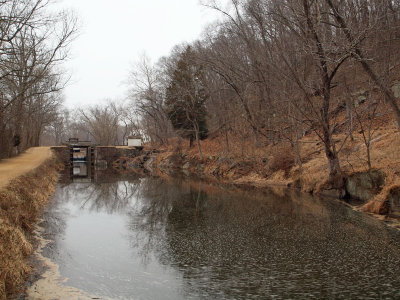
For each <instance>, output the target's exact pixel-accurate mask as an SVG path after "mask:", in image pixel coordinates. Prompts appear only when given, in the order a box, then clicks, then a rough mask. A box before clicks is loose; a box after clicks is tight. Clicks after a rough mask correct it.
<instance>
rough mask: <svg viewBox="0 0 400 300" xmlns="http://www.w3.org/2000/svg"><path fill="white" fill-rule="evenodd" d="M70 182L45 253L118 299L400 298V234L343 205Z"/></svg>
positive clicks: (66, 274) (49, 223) (125, 181)
mask: <svg viewBox="0 0 400 300" xmlns="http://www.w3.org/2000/svg"><path fill="white" fill-rule="evenodd" d="M104 173H105V174H103V175H101V174H99V173H97V174H94V175H92V177H91V178H87V177H86V178H85V176H81V177H79V176H77V174H78V175H79V172H78V171H77V168H76V169H75V171H74V172H71V174H72V175H73V176H72V177H74V180H72V181H68V180H65V181H63V182H60V184H59V186H58V189H57V192H56V194H55V196H54V197H53V200H52V203H51V205H50V206H49V208H48V209H47V211H46V212H45V215H44V221H43V223H42V226H43V227H44V233H43V235H44V237H45V238H47V239H49V240H51V241H52V242H51V243H49V244H48V245H47V246H46V247H45V248H44V249H43V255H44V256H46V257H48V258H50V259H51V260H52V261H53V262H54V263H56V264H58V266H59V272H60V275H61V277H62V278H65V282H63V284H64V285H67V286H72V287H75V288H78V289H80V290H82V291H84V292H86V293H90V294H92V295H96V296H97V297H100V298H101V297H104V298H113V299H328V298H331V299H394V298H397V299H399V298H400V276H399V275H400V233H399V231H397V230H395V229H392V228H390V227H388V226H386V225H385V224H384V223H383V222H381V221H378V220H376V219H374V218H372V217H370V216H368V215H365V214H362V213H359V212H355V211H353V210H352V209H350V208H349V207H347V206H346V205H344V204H342V203H340V202H339V201H335V200H332V199H323V198H316V197H311V196H310V195H305V194H301V193H299V192H295V191H285V190H281V189H274V190H270V191H263V192H257V191H243V190H239V189H237V188H233V187H229V186H218V185H209V184H206V183H204V182H201V181H196V180H192V181H190V180H182V179H170V180H164V179H160V178H152V177H141V176H139V175H118V176H115V174H114V175H113V174H111V175H110V174H109V173H107V172H104Z"/></svg>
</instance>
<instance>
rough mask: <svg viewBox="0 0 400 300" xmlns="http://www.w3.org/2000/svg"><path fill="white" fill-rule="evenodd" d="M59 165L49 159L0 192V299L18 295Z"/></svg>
mask: <svg viewBox="0 0 400 300" xmlns="http://www.w3.org/2000/svg"><path fill="white" fill-rule="evenodd" d="M61 169H62V165H61V164H60V163H59V162H58V161H57V159H56V158H55V157H54V156H53V157H51V158H49V159H47V160H46V161H45V162H43V163H42V164H41V165H40V166H39V167H37V168H35V169H34V170H32V171H30V172H28V173H26V174H24V175H22V176H19V177H17V178H15V179H13V180H12V181H11V182H10V183H9V184H8V185H7V186H6V187H4V188H2V189H1V190H0V299H7V298H8V297H11V295H13V294H14V293H16V292H18V291H20V289H21V288H23V287H22V285H23V284H24V282H25V280H26V278H27V276H28V274H29V272H30V271H31V266H30V265H29V263H28V260H27V259H28V257H29V255H31V254H32V253H33V248H34V247H33V245H32V244H33V235H34V230H35V226H36V222H37V220H38V217H39V216H40V214H41V212H42V209H43V207H44V206H45V205H46V203H47V202H48V200H49V198H50V196H51V195H52V194H53V193H54V191H55V187H56V184H57V181H58V176H59V175H58V174H59V171H60V170H61Z"/></svg>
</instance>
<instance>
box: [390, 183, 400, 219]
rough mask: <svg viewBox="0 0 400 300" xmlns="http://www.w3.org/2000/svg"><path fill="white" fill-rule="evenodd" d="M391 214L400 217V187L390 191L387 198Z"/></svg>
mask: <svg viewBox="0 0 400 300" xmlns="http://www.w3.org/2000/svg"><path fill="white" fill-rule="evenodd" d="M387 203H388V206H389V213H390V214H394V215H396V216H399V217H400V187H398V188H394V189H392V190H391V191H390V194H389V196H388V198H387Z"/></svg>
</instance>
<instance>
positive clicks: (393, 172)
mask: <svg viewBox="0 0 400 300" xmlns="http://www.w3.org/2000/svg"><path fill="white" fill-rule="evenodd" d="M339 117H342V116H341V115H339ZM372 128H373V129H374V131H373V134H372V137H371V141H370V151H371V164H372V169H373V170H377V171H379V172H382V173H383V174H384V183H383V185H382V186H380V187H379V189H378V190H377V191H376V193H375V195H374V196H372V197H371V198H369V199H364V201H365V200H368V201H369V202H368V203H366V204H365V202H364V204H365V205H364V206H363V207H362V208H361V209H362V210H365V211H367V212H371V213H376V214H387V213H393V210H391V208H389V209H388V205H389V202H388V199H389V198H390V199H391V202H392V204H393V203H395V204H396V206H395V207H394V206H393V205H392V206H393V208H394V209H395V213H396V214H398V212H399V208H400V206H399V199H398V198H399V195H400V131H399V130H398V129H397V128H396V126H395V125H394V122H393V117H392V116H391V115H390V114H385V115H384V117H382V118H377V119H376V120H374V124H373V126H372ZM334 139H335V141H336V146H337V149H339V148H341V151H340V154H339V157H340V162H341V167H342V170H343V172H344V173H345V175H346V176H349V177H351V176H353V175H354V176H356V175H357V174H365V173H367V172H368V164H367V151H366V150H367V147H366V144H365V141H364V140H363V136H362V132H361V130H360V129H359V128H357V127H356V128H355V130H354V131H353V140H351V139H350V137H349V136H348V135H347V133H346V129H345V128H343V129H342V130H341V132H338V133H337V134H335V136H334ZM201 145H202V152H203V157H204V158H203V160H200V159H199V155H198V151H197V147H196V146H193V147H192V148H189V147H188V143H187V142H186V141H183V142H182V141H178V140H171V141H170V144H169V145H168V146H164V147H161V148H160V149H159V150H160V153H159V154H158V155H157V156H156V157H154V159H153V160H152V161H153V163H152V164H153V168H154V167H155V168H154V169H156V170H157V169H158V170H160V171H161V172H164V173H169V172H170V171H171V170H173V169H174V168H177V169H182V170H183V171H187V172H189V173H197V174H200V175H205V176H207V177H216V178H218V180H222V181H228V182H231V183H235V184H242V185H253V186H257V187H265V186H271V185H285V186H295V187H298V188H301V189H302V190H303V191H304V192H308V193H316V194H318V193H321V192H325V189H326V187H327V186H329V184H328V177H329V167H328V161H327V158H326V156H325V152H324V148H323V144H322V143H321V141H320V140H319V139H318V137H317V136H316V135H315V134H313V133H309V134H308V135H306V136H305V137H303V138H302V139H301V141H300V153H301V160H302V162H303V173H302V174H300V172H299V167H298V165H296V163H295V159H294V158H295V155H294V152H293V149H292V148H291V147H290V145H289V144H288V143H283V142H281V143H277V144H275V145H267V146H263V145H260V146H258V147H256V146H255V143H254V141H245V140H238V139H235V137H230V145H229V149H228V147H226V145H225V141H224V138H222V137H218V136H217V137H214V138H209V139H206V140H204V141H202V144H201ZM342 145H343V147H342ZM228 150H229V151H228Z"/></svg>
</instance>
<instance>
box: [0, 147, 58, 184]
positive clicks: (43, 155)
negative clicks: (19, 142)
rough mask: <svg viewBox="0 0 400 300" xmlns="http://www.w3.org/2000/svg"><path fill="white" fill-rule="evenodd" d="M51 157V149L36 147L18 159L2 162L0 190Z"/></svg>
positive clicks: (0, 161)
mask: <svg viewBox="0 0 400 300" xmlns="http://www.w3.org/2000/svg"><path fill="white" fill-rule="evenodd" d="M51 156H52V152H51V150H50V147H34V148H29V149H28V150H26V151H25V152H24V153H22V154H21V155H18V156H17V157H13V158H9V159H3V160H0V189H2V188H4V187H5V186H7V184H8V183H9V182H10V181H11V180H13V179H14V178H16V177H18V176H21V175H23V174H25V173H28V172H29V171H31V170H33V169H35V168H37V167H38V166H40V165H41V164H42V163H43V162H44V161H45V160H46V159H48V158H50V157H51Z"/></svg>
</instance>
